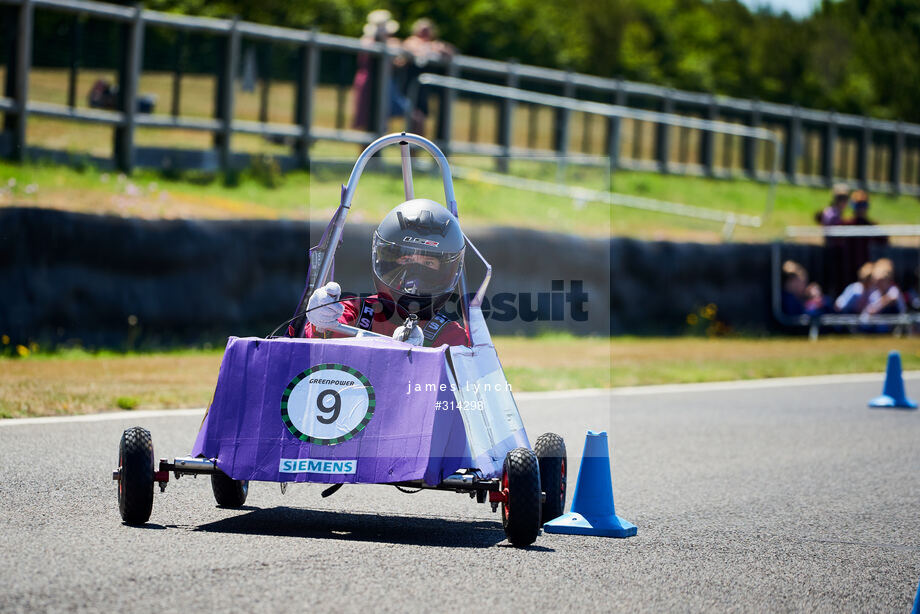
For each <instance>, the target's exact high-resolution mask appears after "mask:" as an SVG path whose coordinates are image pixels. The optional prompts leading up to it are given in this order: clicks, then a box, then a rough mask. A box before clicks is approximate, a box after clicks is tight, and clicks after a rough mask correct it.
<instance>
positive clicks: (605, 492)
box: [543, 431, 638, 537]
mask: <svg viewBox="0 0 920 614" xmlns="http://www.w3.org/2000/svg"><path fill="white" fill-rule="evenodd" d="M543 530H544V531H546V532H547V533H568V534H572V535H597V536H601V537H632V536H633V535H635V534H636V533H637V532H638V529H637V528H636V525H634V524H632V523H631V522H629V521H627V520H623V519H622V518H620V517H619V516H617V515H616V510H615V509H614V507H613V482H612V480H611V478H610V456H609V454H608V452H607V431H601V432H599V433H596V432H594V431H588V435H587V436H586V437H585V452H584V455H583V456H582V459H581V467H579V469H578V482H577V483H576V484H575V496H574V497H572V509H571V511H570V512H569V513H568V514H563V515H562V516H560V517H558V518H554V519H553V520H550V521H549V522H547V523H546V524H544V525H543Z"/></svg>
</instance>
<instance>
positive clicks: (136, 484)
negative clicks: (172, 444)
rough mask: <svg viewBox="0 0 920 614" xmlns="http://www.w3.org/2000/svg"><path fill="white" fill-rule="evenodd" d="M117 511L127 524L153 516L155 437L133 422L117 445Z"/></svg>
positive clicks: (144, 520)
mask: <svg viewBox="0 0 920 614" xmlns="http://www.w3.org/2000/svg"><path fill="white" fill-rule="evenodd" d="M118 470H119V474H120V475H119V480H118V511H119V512H121V519H122V520H123V521H125V523H127V524H131V525H140V524H144V523H145V522H147V521H148V520H150V512H151V511H152V510H153V471H154V469H153V439H152V438H151V437H150V431H148V430H147V429H142V428H141V427H139V426H134V427H131V428H129V429H128V430H126V431H125V432H124V433H122V435H121V443H120V444H119V446H118Z"/></svg>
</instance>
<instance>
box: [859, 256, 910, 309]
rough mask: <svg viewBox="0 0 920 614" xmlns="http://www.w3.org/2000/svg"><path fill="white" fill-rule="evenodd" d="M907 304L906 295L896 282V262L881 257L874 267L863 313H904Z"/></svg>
mask: <svg viewBox="0 0 920 614" xmlns="http://www.w3.org/2000/svg"><path fill="white" fill-rule="evenodd" d="M906 311H907V304H906V303H905V301H904V295H903V294H901V290H900V289H899V288H898V286H897V285H895V283H894V264H893V263H892V262H891V260H889V259H888V258H879V259H878V260H877V261H876V262H875V265H874V266H873V267H872V280H871V282H870V288H869V296H868V299H867V301H866V307H865V308H864V309H863V311H862V312H863V313H864V314H867V315H874V314H881V313H904V312H906Z"/></svg>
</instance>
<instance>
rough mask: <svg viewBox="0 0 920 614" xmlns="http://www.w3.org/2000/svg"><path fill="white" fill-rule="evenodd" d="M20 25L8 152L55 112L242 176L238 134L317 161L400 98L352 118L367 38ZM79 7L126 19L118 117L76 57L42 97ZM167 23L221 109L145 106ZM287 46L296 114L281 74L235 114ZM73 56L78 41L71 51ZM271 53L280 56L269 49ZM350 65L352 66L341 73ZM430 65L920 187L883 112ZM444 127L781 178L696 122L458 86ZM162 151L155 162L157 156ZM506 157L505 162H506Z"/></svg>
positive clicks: (35, 4)
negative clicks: (90, 24) (91, 95)
mask: <svg viewBox="0 0 920 614" xmlns="http://www.w3.org/2000/svg"><path fill="white" fill-rule="evenodd" d="M0 11H2V17H3V21H4V24H3V25H4V26H5V31H4V32H3V33H2V35H0V38H2V39H3V40H4V43H3V44H6V45H7V46H8V47H7V49H8V51H7V54H6V57H7V66H6V72H5V79H4V81H5V84H4V90H3V96H0V112H2V113H3V131H2V133H0V154H2V155H6V156H10V157H21V156H23V155H27V154H28V152H29V149H30V147H33V149H34V146H33V145H32V144H30V143H29V142H27V129H26V126H27V122H28V119H29V117H30V116H36V117H52V118H59V119H65V120H74V121H80V122H91V123H96V124H101V125H106V126H111V127H112V128H113V131H114V141H113V147H112V161H113V163H114V164H115V166H117V167H119V168H121V169H123V170H130V169H131V168H132V167H134V166H136V165H149V164H154V165H155V164H157V163H158V162H159V160H161V157H160V155H159V154H160V153H161V149H162V148H160V149H157V148H150V147H139V146H138V144H137V142H136V138H135V136H136V131H137V129H138V128H145V129H146V128H154V129H164V130H168V129H180V130H186V131H197V132H202V133H205V134H209V135H211V141H212V146H211V147H209V148H207V150H206V151H203V152H199V153H200V154H201V155H199V156H198V157H195V156H187V157H186V158H185V159H184V160H185V162H184V163H185V164H187V165H194V164H212V165H215V166H216V167H219V168H229V167H231V166H233V165H234V164H236V163H239V160H238V156H236V155H235V152H234V148H233V147H232V138H233V136H234V135H235V134H253V135H260V136H262V137H265V138H271V139H274V140H278V141H283V142H286V143H288V144H289V145H290V147H291V150H290V154H287V155H285V156H282V157H283V158H284V160H285V163H286V164H290V165H300V166H306V165H308V164H309V158H310V150H311V147H312V145H313V144H314V143H315V142H317V141H337V142H345V143H356V144H366V143H368V142H370V141H371V140H373V139H374V138H375V137H377V136H379V135H381V134H384V133H385V132H388V131H389V126H388V124H389V121H390V117H389V113H388V109H387V105H386V104H382V103H380V102H378V104H376V105H375V106H374V112H373V113H372V117H370V121H369V122H368V123H367V125H366V126H362V127H361V129H351V128H349V127H348V126H347V123H346V121H345V118H346V115H347V113H346V110H345V106H346V104H347V97H348V89H349V84H350V79H349V77H350V76H351V75H350V74H347V73H349V72H350V71H351V74H353V70H354V64H355V59H356V58H359V57H363V58H365V59H366V60H369V61H370V65H371V66H372V69H373V70H374V72H375V73H376V79H375V80H374V96H375V99H376V100H377V101H387V100H388V99H389V94H390V91H389V90H390V88H392V87H394V86H393V83H392V82H393V79H392V76H393V73H394V70H395V69H394V64H393V60H394V57H395V55H396V53H395V52H394V51H392V50H390V49H387V48H385V47H384V46H383V45H380V44H372V45H364V44H362V43H361V42H360V41H359V40H357V39H354V38H348V37H342V36H335V35H330V34H324V33H320V32H316V31H303V30H294V29H290V28H280V27H270V26H264V25H259V24H254V23H247V22H241V21H237V20H225V19H211V18H201V17H188V16H181V15H174V14H169V13H162V12H157V11H149V10H144V9H142V8H128V7H123V6H118V5H110V4H104V3H99V2H89V1H83V0H72V1H64V0H0ZM37 12H38V13H44V12H53V13H57V14H60V13H69V14H71V15H75V16H81V17H82V18H87V17H89V18H92V19H97V20H105V21H108V22H112V23H115V24H118V27H119V28H120V31H121V36H120V37H119V39H118V40H119V41H120V43H118V44H119V45H120V49H119V53H118V55H119V58H120V65H119V67H118V70H117V86H118V88H117V91H118V95H117V104H116V106H115V108H114V109H90V108H83V107H80V106H78V105H76V104H75V103H74V98H75V97H74V93H73V92H74V90H75V85H74V84H75V81H76V78H77V73H78V69H77V62H76V61H72V62H71V69H70V72H69V83H68V88H67V89H68V90H69V96H68V103H67V104H59V103H51V102H45V101H39V100H35V99H33V98H30V93H29V84H30V78H29V75H30V71H31V70H32V69H33V65H32V58H33V53H34V51H35V50H34V49H33V45H34V38H33V34H34V27H33V26H34V22H35V15H36V13H37ZM151 29H158V30H159V29H168V30H170V31H177V32H182V33H197V34H203V35H207V36H210V37H212V38H213V40H214V44H215V45H216V47H217V54H216V62H215V68H214V71H213V77H214V80H215V83H216V85H215V87H214V95H213V97H214V100H213V107H212V108H213V113H211V115H210V116H207V117H202V116H191V115H188V114H184V113H182V112H181V105H180V104H179V99H180V97H181V96H182V94H181V83H182V82H183V74H182V71H181V69H180V68H178V67H177V68H176V70H175V71H174V74H173V79H174V81H173V83H174V85H173V92H172V105H171V106H172V108H171V112H170V113H168V114H154V113H143V112H139V111H138V109H137V102H138V92H139V81H140V78H141V74H142V71H143V69H144V58H145V33H146V32H149V31H151ZM252 43H264V44H266V45H269V46H271V45H275V46H276V47H277V46H285V47H286V48H287V49H288V51H290V52H291V57H292V58H293V59H292V60H291V63H292V67H291V71H290V72H291V73H292V79H291V80H292V82H293V88H294V96H293V102H292V103H291V107H292V108H291V115H290V120H289V121H269V118H270V114H269V112H268V108H269V107H270V106H271V103H270V98H269V93H268V92H269V84H270V80H271V78H270V77H265V78H263V79H262V93H261V96H260V103H259V105H260V109H259V113H258V117H257V118H256V119H243V118H240V117H239V116H238V113H236V112H235V102H236V100H235V82H236V80H237V77H238V74H239V68H240V65H241V63H242V57H241V46H242V45H243V44H252ZM62 48H65V49H66V44H65V45H62ZM269 48H270V47H269ZM332 65H335V66H338V69H336V68H334V67H332ZM330 70H332V71H333V72H335V71H336V70H338V73H343V74H340V76H339V79H338V81H337V83H336V85H335V92H336V93H335V99H334V101H333V102H331V103H329V104H332V105H334V106H335V107H336V108H335V113H334V115H335V121H334V124H333V125H329V124H328V123H323V122H318V121H316V119H315V118H316V115H317V111H318V110H319V111H326V109H322V108H320V106H319V101H318V99H317V90H318V86H319V84H320V78H321V75H323V74H325V73H326V72H329V71H330ZM426 70H429V71H430V70H433V71H435V72H440V73H443V74H445V75H447V76H448V77H454V78H466V79H472V80H476V81H479V82H483V83H491V84H493V85H504V86H509V87H513V88H516V89H524V90H531V91H535V92H541V93H545V94H552V95H559V96H563V97H566V98H574V99H579V100H583V101H594V102H602V103H611V104H615V105H618V106H621V107H632V108H638V109H645V110H654V111H659V112H662V113H665V114H681V115H687V116H692V117H698V118H702V119H708V120H720V121H724V122H732V123H738V124H743V125H746V126H748V127H754V128H763V129H766V130H770V131H772V132H774V133H775V134H777V135H778V137H779V138H780V139H781V141H782V144H783V151H784V156H783V160H782V168H781V171H782V172H781V178H782V179H784V180H786V181H790V182H796V183H804V184H808V185H828V184H830V183H832V182H834V181H837V180H847V181H851V182H855V183H857V184H859V185H862V186H863V187H866V188H868V189H871V190H874V191H887V192H901V193H907V194H920V125H915V124H906V123H902V122H893V121H885V120H878V119H870V118H866V117H860V116H853V115H845V114H837V113H832V112H823V111H815V110H809V109H802V108H799V107H793V106H788V105H780V104H772V103H765V102H758V101H752V100H742V99H735V98H728V97H722V96H713V95H709V94H700V93H693V92H685V91H678V90H673V89H669V88H663V87H658V86H653V85H648V84H642V83H635V82H630V81H624V80H619V79H607V78H600V77H594V76H590V75H583V74H576V73H572V72H565V71H560V70H551V69H545V68H539V67H535V66H526V65H521V64H517V63H514V62H499V61H493V60H484V59H480V58H472V57H467V56H462V55H459V56H454V57H453V58H451V59H450V60H449V61H447V62H446V63H443V64H434V65H429V66H428V67H427V68H426ZM432 102H433V108H434V110H433V112H432V113H431V120H430V122H429V123H430V124H433V125H432V126H431V129H432V131H433V132H434V135H435V137H436V140H437V141H438V142H439V144H440V145H441V146H442V147H443V148H444V149H445V150H447V151H450V150H451V148H452V147H453V148H456V149H457V150H466V151H480V152H483V153H486V152H495V151H499V152H500V151H508V150H509V149H511V148H515V149H516V150H517V151H522V152H533V153H545V152H552V153H553V154H554V155H557V156H558V155H563V156H570V157H571V158H572V159H573V160H580V161H583V162H587V163H591V162H592V161H593V160H595V161H596V160H598V159H600V158H605V159H610V160H612V161H613V162H614V164H615V165H616V167H617V168H627V169H641V170H653V171H658V172H669V173H686V174H702V175H707V176H713V177H726V176H734V175H738V174H743V175H747V176H749V177H751V178H755V179H761V180H765V179H766V178H767V177H769V175H770V172H771V170H772V169H770V168H769V167H768V166H767V162H766V158H765V155H764V152H763V151H762V148H760V147H759V146H758V143H757V142H756V141H755V140H754V139H751V138H748V137H744V136H737V135H719V134H715V133H712V132H706V131H700V130H697V129H694V128H692V127H688V126H673V125H669V124H667V123H663V122H657V121H646V120H642V119H621V118H618V117H601V118H598V117H596V116H592V115H591V114H585V113H580V112H578V111H572V110H569V109H556V110H554V111H552V112H551V113H549V114H548V115H547V114H543V113H541V112H540V109H539V108H538V105H536V104H530V103H526V102H518V101H514V100H512V99H508V98H501V97H499V98H498V99H489V98H485V97H483V96H481V95H478V94H474V93H470V92H466V91H457V90H447V91H440V92H438V93H436V94H435V95H434V96H433V100H432ZM151 149H154V150H156V151H153V153H154V154H155V155H153V156H151V155H149V154H150V153H151ZM497 155H500V154H497Z"/></svg>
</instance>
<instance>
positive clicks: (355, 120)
mask: <svg viewBox="0 0 920 614" xmlns="http://www.w3.org/2000/svg"><path fill="white" fill-rule="evenodd" d="M397 30H399V23H397V22H396V21H395V20H394V19H392V18H391V15H390V11H387V10H386V9H377V10H375V11H371V12H370V13H368V15H367V23H366V24H364V35H363V36H362V37H361V44H362V45H364V46H366V47H370V46H372V45H373V44H374V43H384V44H386V45H387V46H388V47H390V48H391V49H393V50H398V49H399V48H400V41H399V39H398V38H396V37H395V36H393V35H394V34H396V31H397ZM404 63H405V59H404V58H403V57H402V55H398V56H397V57H396V59H395V60H394V65H397V66H401V65H402V64H404ZM377 66H378V62H377V56H376V55H372V54H370V53H360V54H358V69H357V71H355V79H354V82H353V84H352V95H353V97H354V101H353V104H354V114H353V116H352V128H354V129H355V130H364V131H368V132H370V131H372V130H374V129H375V128H376V126H374V118H375V116H376V115H377V105H378V104H380V101H378V100H377V98H376V96H375V94H376V91H377V78H378V75H377ZM387 89H388V90H389V98H388V100H387V105H388V108H387V117H394V116H396V115H402V114H404V113H405V112H406V106H407V104H408V103H407V101H406V99H405V97H404V96H402V94H400V92H399V88H397V87H396V81H395V80H394V79H392V77H391V79H390V84H389V88H387Z"/></svg>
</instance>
